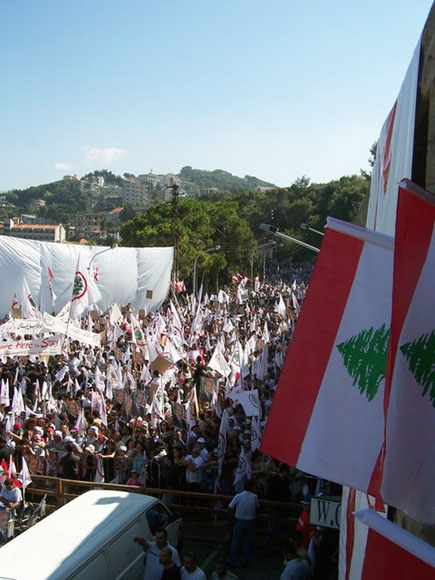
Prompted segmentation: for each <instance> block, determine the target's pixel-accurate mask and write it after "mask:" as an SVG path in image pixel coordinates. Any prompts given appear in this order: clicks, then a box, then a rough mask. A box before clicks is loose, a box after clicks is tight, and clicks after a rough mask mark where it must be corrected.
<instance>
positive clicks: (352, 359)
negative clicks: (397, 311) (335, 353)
mask: <svg viewBox="0 0 435 580" xmlns="http://www.w3.org/2000/svg"><path fill="white" fill-rule="evenodd" d="M389 342H390V329H389V328H385V324H383V325H382V326H381V327H380V328H378V329H377V330H375V329H374V328H373V327H371V328H369V329H367V330H362V331H361V332H359V333H358V334H356V335H355V336H352V337H351V338H349V339H348V340H346V341H345V342H342V343H340V344H338V345H337V348H338V350H339V352H340V354H341V355H342V357H343V363H344V366H345V367H346V369H347V372H348V373H349V375H350V376H351V377H352V384H353V385H358V388H359V391H360V393H361V395H365V396H366V397H367V399H368V400H369V401H372V400H373V399H374V397H375V396H376V393H377V392H378V389H379V385H380V384H381V381H382V380H383V379H384V378H385V368H386V365H387V355H388V345H389Z"/></svg>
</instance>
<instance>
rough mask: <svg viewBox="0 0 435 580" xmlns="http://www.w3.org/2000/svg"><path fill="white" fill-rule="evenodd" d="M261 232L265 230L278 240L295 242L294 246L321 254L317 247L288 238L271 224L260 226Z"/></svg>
mask: <svg viewBox="0 0 435 580" xmlns="http://www.w3.org/2000/svg"><path fill="white" fill-rule="evenodd" d="M260 230H263V231H265V232H269V234H273V235H274V236H276V237H277V238H282V239H283V240H288V241H289V242H293V243H294V244H298V245H299V246H302V247H304V248H307V249H308V250H311V251H313V252H316V253H317V254H318V253H319V252H320V250H319V248H316V247H315V246H312V245H311V244H307V243H306V242H302V241H301V240H298V239H297V238H293V237H292V236H288V235H287V234H282V233H281V232H280V231H278V228H277V227H275V226H271V225H270V224H260Z"/></svg>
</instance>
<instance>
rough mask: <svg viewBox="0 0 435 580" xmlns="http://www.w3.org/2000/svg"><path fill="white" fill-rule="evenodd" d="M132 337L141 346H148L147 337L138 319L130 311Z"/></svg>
mask: <svg viewBox="0 0 435 580" xmlns="http://www.w3.org/2000/svg"><path fill="white" fill-rule="evenodd" d="M130 321H131V338H132V340H133V342H134V344H137V346H139V347H140V348H146V339H145V335H144V333H143V330H142V328H141V326H140V323H139V321H138V319H137V318H136V317H135V315H134V314H133V313H132V312H130Z"/></svg>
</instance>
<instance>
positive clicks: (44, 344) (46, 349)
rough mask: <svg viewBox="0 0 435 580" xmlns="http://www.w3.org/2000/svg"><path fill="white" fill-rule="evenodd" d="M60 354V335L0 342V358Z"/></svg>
mask: <svg viewBox="0 0 435 580" xmlns="http://www.w3.org/2000/svg"><path fill="white" fill-rule="evenodd" d="M61 352H62V337H61V336H60V334H55V335H54V336H47V337H45V338H34V339H32V340H17V341H15V342H14V341H8V342H0V356H29V355H41V354H45V355H55V354H60V353H61Z"/></svg>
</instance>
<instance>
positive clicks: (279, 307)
mask: <svg viewBox="0 0 435 580" xmlns="http://www.w3.org/2000/svg"><path fill="white" fill-rule="evenodd" d="M275 311H276V312H277V313H278V314H280V315H281V316H282V317H283V318H285V315H286V313H287V309H286V307H285V302H284V300H283V297H282V296H281V295H280V297H279V300H278V303H277V304H276V305H275Z"/></svg>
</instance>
